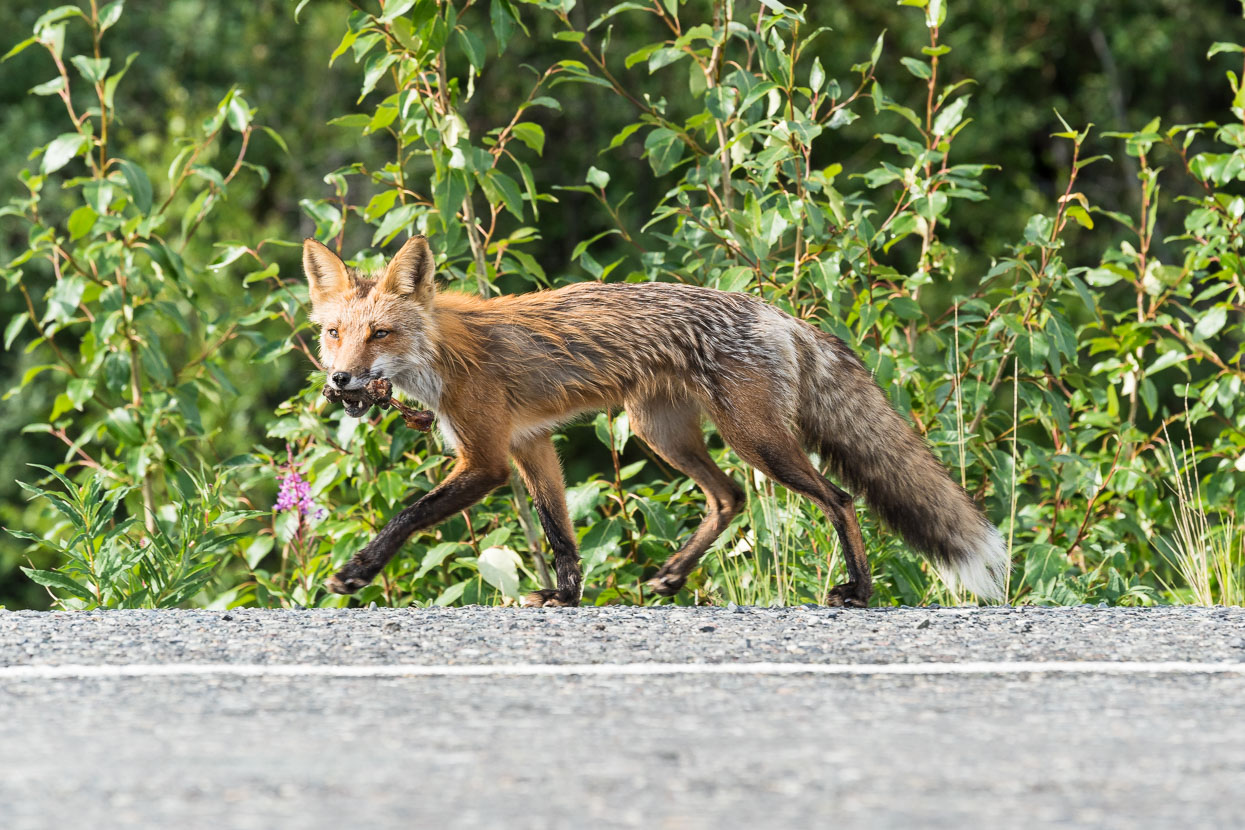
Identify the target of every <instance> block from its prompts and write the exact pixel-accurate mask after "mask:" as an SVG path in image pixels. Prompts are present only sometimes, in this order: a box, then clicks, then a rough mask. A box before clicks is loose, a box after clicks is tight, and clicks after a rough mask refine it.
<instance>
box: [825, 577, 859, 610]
mask: <svg viewBox="0 0 1245 830" xmlns="http://www.w3.org/2000/svg"><path fill="white" fill-rule="evenodd" d="M826 605H829V606H833V607H836V608H868V607H869V592H866V591H861V590H860V589H859V588H858V587H857V586H856V585H855V584H854V583H851V582H846V583H844V584H842V585H836V586H834V587H833V588H832V589H830V593H829V594H827V595H826Z"/></svg>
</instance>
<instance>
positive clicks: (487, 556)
mask: <svg viewBox="0 0 1245 830" xmlns="http://www.w3.org/2000/svg"><path fill="white" fill-rule="evenodd" d="M520 564H521V560H520V559H519V554H517V553H515V552H514V551H513V550H511V549H510V548H507V547H491V548H486V549H485V550H483V551H481V552H480V558H479V560H478V561H477V562H476V567H477V568H478V569H479V571H480V577H481V578H482V579H483V580H484V581H485V582H487V583H488V584H489V585H492V586H493V587H494V588H496V589H497V590H499V591H501V592H502V593H503V594H504V595H506V596H508V597H510V598H511V599H516V600H517V599H519V565H520Z"/></svg>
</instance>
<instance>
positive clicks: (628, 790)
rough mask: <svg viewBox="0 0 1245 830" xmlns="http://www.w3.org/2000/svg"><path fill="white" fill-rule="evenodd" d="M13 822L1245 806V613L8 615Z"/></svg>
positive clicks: (5, 724) (888, 820)
mask: <svg viewBox="0 0 1245 830" xmlns="http://www.w3.org/2000/svg"><path fill="white" fill-rule="evenodd" d="M0 714H2V715H3V717H0V826H3V827H4V828H44V827H49V828H50V827H66V826H92V827H105V828H106V827H178V828H198V827H203V828H222V827H228V828H249V827H255V828H273V827H299V828H320V827H324V828H329V827H333V828H339V827H356V826H359V827H362V826H367V825H371V826H382V827H384V826H402V827H436V828H440V827H487V828H492V827H501V826H506V827H518V828H529V827H530V828H562V827H565V828H581V827H637V828H638V827H645V828H649V827H652V828H702V827H703V828H724V827H725V828H730V827H747V828H755V827H771V826H792V827H825V826H832V825H837V826H844V827H861V826H868V827H877V826H882V827H913V826H921V827H957V828H958V827H965V826H978V825H981V824H984V823H989V824H992V825H995V826H1046V825H1050V824H1060V825H1066V826H1074V827H1130V828H1132V827H1169V826H1177V825H1178V826H1181V827H1201V826H1241V825H1242V824H1243V823H1245V797H1242V795H1241V793H1242V782H1245V611H1242V610H1240V609H1189V608H1164V609H1144V610H1129V609H1106V608H1074V609H1032V608H1020V609H1007V608H1002V609H893V610H892V609H875V610H868V611H847V610H835V609H823V608H815V609H810V608H797V609H714V608H700V609H691V608H673V607H671V608H649V609H634V608H608V609H522V610H520V609H496V608H489V609H486V608H463V609H409V610H390V609H375V610H367V609H361V610H348V611H258V610H234V611H230V612H227V613H226V612H219V611H215V612H210V611H174V612H147V611H132V612H131V611H125V612H116V611H114V612H99V613H94V612H93V613H76V614H36V613H30V612H3V611H0Z"/></svg>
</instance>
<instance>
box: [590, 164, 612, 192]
mask: <svg viewBox="0 0 1245 830" xmlns="http://www.w3.org/2000/svg"><path fill="white" fill-rule="evenodd" d="M587 181H588V184H590V185H592V186H593V187H599V188H600V189H601V190H604V189H605V187H606V185H608V184H609V183H610V174H609V173H606V172H605V171H604V170H598V169H597V168H595V167H589V168H588V176H587Z"/></svg>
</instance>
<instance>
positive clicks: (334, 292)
mask: <svg viewBox="0 0 1245 830" xmlns="http://www.w3.org/2000/svg"><path fill="white" fill-rule="evenodd" d="M303 270H304V271H306V272H307V284H308V287H309V288H310V292H311V304H312V305H313V306H317V305H320V304H321V303H323V302H325V301H327V300H331V299H333V298H334V297H338V296H342V295H344V294H346V293H347V292H348V291H349V290H350V274H349V273H347V271H346V263H344V262H342V261H341V257H339V256H338V255H337V254H335V253H333V252H332V251H331V250H329V249H328V248H326V247H325V246H323V245H321V244H320V243H319V242H317V241H316V240H314V239H304V240H303Z"/></svg>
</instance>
